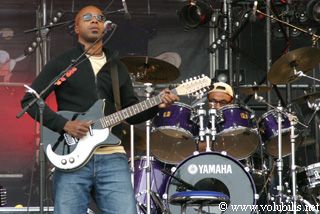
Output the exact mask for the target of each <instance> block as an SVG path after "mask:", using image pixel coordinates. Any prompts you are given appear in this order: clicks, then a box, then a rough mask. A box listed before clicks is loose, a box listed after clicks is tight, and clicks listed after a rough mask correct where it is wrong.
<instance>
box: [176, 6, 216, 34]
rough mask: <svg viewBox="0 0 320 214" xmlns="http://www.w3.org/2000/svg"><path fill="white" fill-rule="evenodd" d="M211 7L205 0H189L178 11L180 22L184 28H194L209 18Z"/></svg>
mask: <svg viewBox="0 0 320 214" xmlns="http://www.w3.org/2000/svg"><path fill="white" fill-rule="evenodd" d="M211 16H212V7H211V5H210V3H209V2H208V1H207V0H191V1H190V3H189V4H187V5H185V6H183V7H182V8H181V10H180V12H179V17H180V20H181V22H182V23H183V24H184V26H185V29H187V30H189V29H194V28H197V27H199V26H200V25H203V24H205V23H207V22H209V20H210V19H211Z"/></svg>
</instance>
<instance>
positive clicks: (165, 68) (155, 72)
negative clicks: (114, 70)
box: [121, 56, 180, 84]
mask: <svg viewBox="0 0 320 214" xmlns="http://www.w3.org/2000/svg"><path fill="white" fill-rule="evenodd" d="M121 61H122V62H123V63H124V64H125V65H126V66H127V68H128V71H129V72H130V73H131V74H132V75H133V78H134V81H137V82H143V83H153V84H160V83H167V82H171V81H173V80H176V79H177V78H178V77H179V75H180V71H179V69H178V68H177V67H175V66H174V65H172V64H171V63H168V62H165V61H163V60H160V59H156V58H152V57H148V56H128V57H123V58H122V59H121Z"/></svg>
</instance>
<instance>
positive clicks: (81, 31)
mask: <svg viewBox="0 0 320 214" xmlns="http://www.w3.org/2000/svg"><path fill="white" fill-rule="evenodd" d="M104 21H105V17H104V16H103V14H102V12H101V10H100V9H99V8H97V7H94V6H88V7H85V8H83V9H81V10H80V11H79V12H78V14H77V16H76V19H75V32H76V33H77V34H78V39H79V42H82V43H93V42H94V41H96V40H97V39H98V38H99V36H101V34H102V33H103V31H104Z"/></svg>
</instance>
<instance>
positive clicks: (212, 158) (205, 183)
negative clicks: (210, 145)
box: [166, 152, 257, 214]
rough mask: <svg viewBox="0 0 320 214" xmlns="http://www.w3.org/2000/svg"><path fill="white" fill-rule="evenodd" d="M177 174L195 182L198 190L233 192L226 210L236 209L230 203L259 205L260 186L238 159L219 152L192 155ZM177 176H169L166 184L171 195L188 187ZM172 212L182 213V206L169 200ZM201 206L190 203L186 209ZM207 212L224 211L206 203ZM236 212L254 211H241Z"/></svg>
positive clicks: (190, 210)
mask: <svg viewBox="0 0 320 214" xmlns="http://www.w3.org/2000/svg"><path fill="white" fill-rule="evenodd" d="M173 176H174V177H177V178H179V179H181V180H183V181H185V182H186V183H188V184H190V185H192V186H193V187H194V188H195V189H196V190H206V191H217V192H221V193H224V194H225V195H227V196H229V198H230V204H229V208H228V209H227V211H226V212H224V213H232V210H231V208H230V205H239V204H245V205H255V204H256V199H257V196H256V189H255V185H254V182H253V179H252V177H251V175H250V174H249V173H248V172H247V171H246V170H245V168H244V167H243V166H242V164H241V163H240V162H239V161H237V160H236V159H234V158H232V157H230V156H226V155H223V154H220V153H216V152H206V153H200V154H199V155H196V156H190V157H189V158H187V159H186V160H184V161H183V162H182V163H181V164H180V165H178V166H177V168H176V169H175V171H174V172H173ZM174 177H171V178H169V181H168V183H167V187H166V193H167V198H168V199H169V198H170V197H171V196H172V195H173V194H174V193H176V192H180V191H187V190H188V188H190V187H189V186H185V185H183V183H181V182H179V181H178V180H177V179H174ZM168 207H169V210H170V213H180V210H181V207H180V206H178V205H173V204H168ZM197 208H198V207H191V206H187V210H186V213H188V214H195V213H199V212H198V210H197ZM203 210H204V213H221V211H219V209H218V208H217V207H216V206H206V207H203ZM236 213H250V211H247V212H241V211H237V212H236Z"/></svg>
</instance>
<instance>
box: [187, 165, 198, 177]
mask: <svg viewBox="0 0 320 214" xmlns="http://www.w3.org/2000/svg"><path fill="white" fill-rule="evenodd" d="M188 172H189V173H190V174H191V175H194V174H197V173H198V167H197V165H195V164H191V165H189V166H188Z"/></svg>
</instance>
